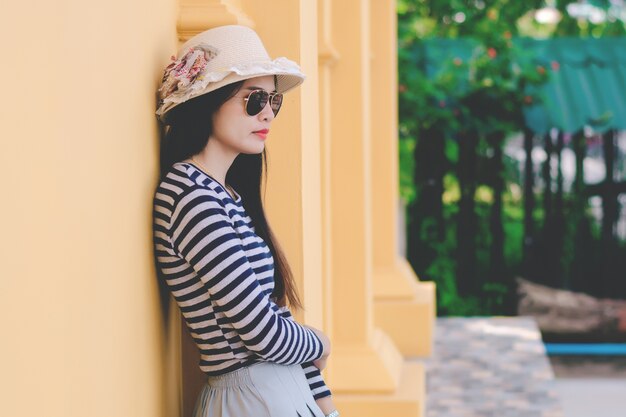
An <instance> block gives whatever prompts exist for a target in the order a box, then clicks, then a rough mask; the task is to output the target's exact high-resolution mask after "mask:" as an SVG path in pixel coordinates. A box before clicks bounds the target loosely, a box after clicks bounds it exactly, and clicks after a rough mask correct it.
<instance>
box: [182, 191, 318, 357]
mask: <svg viewBox="0 0 626 417" xmlns="http://www.w3.org/2000/svg"><path fill="white" fill-rule="evenodd" d="M232 221H233V220H232V219H231V218H230V217H229V216H228V214H227V213H226V209H225V207H224V206H223V203H222V201H221V200H220V199H219V198H218V197H217V196H215V195H213V194H212V192H211V191H210V190H207V189H205V188H194V189H192V190H191V191H190V192H189V193H186V194H185V195H183V196H181V198H180V199H179V200H178V202H177V203H176V206H175V207H174V212H173V213H172V218H171V222H170V227H171V232H172V245H173V248H174V250H175V251H176V252H177V253H178V254H180V256H182V257H183V258H184V259H185V260H186V261H187V262H188V263H189V264H190V265H191V267H192V268H193V270H194V271H195V273H196V274H198V277H199V279H200V280H201V281H202V283H203V285H204V286H205V288H206V291H208V293H209V297H210V299H211V300H212V302H213V303H214V305H215V310H216V312H221V313H223V315H224V316H225V318H226V319H227V321H228V324H230V325H231V326H232V327H233V329H234V330H235V331H236V332H237V333H238V335H239V337H240V338H241V341H242V343H243V344H244V345H245V346H246V348H247V349H248V350H250V351H252V352H254V353H255V354H256V355H258V356H259V357H261V358H263V359H264V360H266V361H269V362H275V363H280V364H284V365H292V364H302V363H305V362H308V361H313V360H315V359H318V358H320V357H321V356H322V353H323V345H322V342H321V340H320V339H319V338H318V337H317V335H316V334H315V333H314V332H313V331H312V330H311V329H308V328H306V327H304V326H301V325H300V324H298V323H297V322H295V321H292V320H288V319H286V318H284V317H282V316H281V315H280V313H278V312H276V311H275V310H274V309H273V308H272V305H271V301H270V299H269V295H268V294H267V293H266V292H264V291H263V289H262V288H261V286H260V284H259V282H258V280H257V277H256V276H255V273H254V270H253V269H252V266H251V265H250V262H249V260H248V258H247V257H246V253H245V251H244V248H243V246H242V241H241V239H240V238H239V236H238V235H237V232H236V230H235V228H234V227H233V223H232Z"/></svg>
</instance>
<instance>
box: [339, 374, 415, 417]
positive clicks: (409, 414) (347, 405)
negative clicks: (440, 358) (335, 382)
mask: <svg viewBox="0 0 626 417" xmlns="http://www.w3.org/2000/svg"><path fill="white" fill-rule="evenodd" d="M424 381H425V378H424V368H423V367H422V365H421V364H420V363H416V362H404V363H403V366H402V373H401V377H400V383H399V385H398V388H397V390H396V391H395V392H393V393H391V394H367V395H363V394H334V395H333V400H334V402H335V404H336V405H337V408H338V409H339V410H341V414H342V415H343V416H345V417H381V416H383V417H386V416H389V417H392V416H393V417H425V414H424V413H425V398H426V397H425V383H424Z"/></svg>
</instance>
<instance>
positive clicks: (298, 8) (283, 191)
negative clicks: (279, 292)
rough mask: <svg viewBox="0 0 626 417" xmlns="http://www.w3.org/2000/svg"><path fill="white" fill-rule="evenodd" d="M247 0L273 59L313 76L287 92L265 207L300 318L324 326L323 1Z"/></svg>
mask: <svg viewBox="0 0 626 417" xmlns="http://www.w3.org/2000/svg"><path fill="white" fill-rule="evenodd" d="M241 5H242V8H243V10H244V12H245V13H246V15H248V16H250V18H251V19H252V20H253V21H254V22H255V26H254V29H255V30H256V31H257V33H258V34H259V36H260V37H261V39H262V40H263V43H264V45H265V47H266V48H267V50H268V52H269V54H270V56H271V57H272V58H275V57H278V56H285V57H287V58H288V59H291V60H294V61H296V62H298V63H299V64H300V66H301V68H302V71H303V72H304V73H305V75H306V80H305V82H304V83H303V84H301V85H300V87H298V88H296V89H295V90H292V91H290V92H288V93H287V94H286V95H285V98H284V103H283V107H282V108H281V110H280V114H279V116H278V118H277V119H276V120H274V122H273V123H272V128H271V133H270V136H269V138H268V141H267V144H266V153H267V161H268V172H267V195H266V196H265V207H266V210H267V213H268V218H269V222H270V225H271V227H272V229H273V230H274V232H275V233H276V236H277V238H278V240H279V242H280V244H281V247H282V249H283V250H284V251H285V255H286V256H287V259H288V261H289V266H290V267H291V269H292V271H293V274H294V277H295V279H296V283H297V285H298V288H299V293H300V295H301V298H302V301H303V304H304V307H305V309H306V310H305V311H299V312H295V311H294V316H295V318H296V320H298V321H300V322H304V323H307V324H310V325H312V326H315V327H317V328H324V324H323V317H322V291H323V288H322V282H321V276H322V267H321V264H322V260H321V257H322V238H321V207H320V193H321V190H320V152H319V114H318V111H319V103H318V83H317V8H316V3H315V2H312V1H310V0H297V1H294V0H272V1H271V2H261V1H258V0H243V1H242V2H241ZM278 22H279V24H277V23H278Z"/></svg>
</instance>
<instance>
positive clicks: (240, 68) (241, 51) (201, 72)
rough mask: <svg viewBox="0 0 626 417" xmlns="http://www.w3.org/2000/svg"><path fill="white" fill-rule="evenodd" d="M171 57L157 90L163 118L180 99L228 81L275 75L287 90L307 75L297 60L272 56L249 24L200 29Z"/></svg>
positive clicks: (279, 85)
mask: <svg viewBox="0 0 626 417" xmlns="http://www.w3.org/2000/svg"><path fill="white" fill-rule="evenodd" d="M171 59H172V61H173V62H172V63H171V64H170V65H168V66H167V68H165V71H164V73H163V79H162V80H161V86H160V87H159V90H158V96H159V103H158V108H157V111H156V114H157V116H158V117H159V118H160V119H161V120H162V121H166V115H167V113H168V112H169V111H170V110H171V109H172V108H174V107H176V106H177V105H179V104H180V103H183V102H185V101H187V100H189V99H192V98H194V97H198V96H200V95H202V94H206V93H208V92H211V91H213V90H216V89H218V88H220V87H223V86H225V85H227V84H232V83H234V82H237V81H241V80H246V79H248V78H254V77H259V76H263V75H275V76H276V90H277V91H278V92H279V93H284V92H286V91H288V90H291V89H292V88H294V87H296V86H298V85H300V84H301V83H302V82H303V81H304V78H305V76H304V74H303V73H302V72H301V71H300V67H299V66H298V64H296V63H295V62H293V61H290V60H288V59H287V58H285V57H280V58H276V59H274V60H272V59H271V58H270V57H269V55H268V53H267V51H266V50H265V47H264V46H263V43H262V42H261V39H260V38H259V35H257V33H256V32H255V31H253V30H252V29H250V28H249V27H247V26H239V25H229V26H220V27H216V28H213V29H209V30H207V31H204V32H202V33H199V34H197V35H196V36H194V37H192V38H191V39H189V40H188V41H187V42H185V44H184V45H183V46H182V47H181V48H180V50H179V52H178V55H177V57H174V56H172V58H171Z"/></svg>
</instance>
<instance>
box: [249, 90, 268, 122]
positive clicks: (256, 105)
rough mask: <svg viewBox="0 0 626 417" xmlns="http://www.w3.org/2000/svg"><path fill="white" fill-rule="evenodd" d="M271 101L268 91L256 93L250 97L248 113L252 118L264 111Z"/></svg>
mask: <svg viewBox="0 0 626 417" xmlns="http://www.w3.org/2000/svg"><path fill="white" fill-rule="evenodd" d="M268 99H269V94H268V93H267V91H254V92H252V93H251V94H250V96H248V104H247V105H246V112H247V113H248V114H249V115H250V116H254V115H257V114H259V113H260V112H261V110H263V108H264V107H265V105H266V104H267V100H268Z"/></svg>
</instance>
